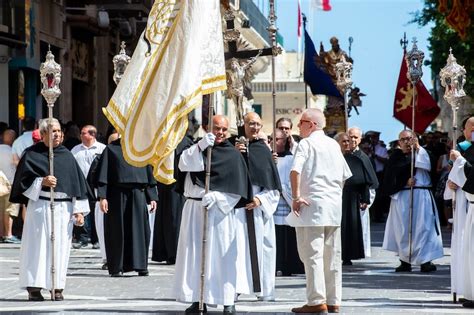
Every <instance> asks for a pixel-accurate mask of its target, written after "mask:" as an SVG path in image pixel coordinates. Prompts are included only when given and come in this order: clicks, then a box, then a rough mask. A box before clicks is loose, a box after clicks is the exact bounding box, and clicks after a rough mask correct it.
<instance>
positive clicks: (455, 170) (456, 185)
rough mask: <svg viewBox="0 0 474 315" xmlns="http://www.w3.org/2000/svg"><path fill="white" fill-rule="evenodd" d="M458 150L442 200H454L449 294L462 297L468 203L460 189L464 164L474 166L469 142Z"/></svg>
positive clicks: (472, 150) (459, 146) (461, 145)
mask: <svg viewBox="0 0 474 315" xmlns="http://www.w3.org/2000/svg"><path fill="white" fill-rule="evenodd" d="M458 148H459V149H461V150H462V152H463V153H462V155H463V158H460V159H459V160H458V161H457V163H455V165H453V167H452V168H451V171H450V172H449V175H448V182H447V183H446V189H445V191H444V199H445V200H452V199H453V196H454V198H455V206H456V208H455V209H453V229H452V234H451V268H450V271H451V293H456V295H458V296H459V295H463V291H464V279H465V275H464V273H463V264H464V254H465V252H464V251H463V239H464V226H465V222H466V217H467V213H468V207H469V202H468V200H467V197H466V193H465V192H464V191H463V190H462V189H461V188H462V187H463V186H464V184H465V183H466V175H465V174H464V164H465V162H466V160H469V162H470V163H471V164H474V147H473V146H472V145H471V142H469V141H464V142H461V143H459V144H458Z"/></svg>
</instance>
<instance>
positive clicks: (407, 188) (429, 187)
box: [402, 186, 433, 190]
mask: <svg viewBox="0 0 474 315" xmlns="http://www.w3.org/2000/svg"><path fill="white" fill-rule="evenodd" d="M431 188H433V187H431V186H413V189H431ZM410 189H411V188H410V187H404V188H402V190H410Z"/></svg>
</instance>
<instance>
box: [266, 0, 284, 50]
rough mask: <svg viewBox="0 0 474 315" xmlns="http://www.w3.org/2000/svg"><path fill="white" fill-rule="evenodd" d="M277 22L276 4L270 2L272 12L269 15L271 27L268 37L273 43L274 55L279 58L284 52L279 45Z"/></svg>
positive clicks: (269, 27)
mask: <svg viewBox="0 0 474 315" xmlns="http://www.w3.org/2000/svg"><path fill="white" fill-rule="evenodd" d="M276 20H277V16H276V14H275V2H274V1H270V11H269V13H268V21H269V22H270V25H269V26H268V27H267V31H268V35H269V36H270V41H271V43H272V55H273V56H278V55H279V54H281V53H282V52H283V50H282V49H281V47H280V46H278V45H277V41H276V36H277V32H278V28H277V27H276V25H275V21H276Z"/></svg>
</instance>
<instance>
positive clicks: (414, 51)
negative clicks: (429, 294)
mask: <svg viewBox="0 0 474 315" xmlns="http://www.w3.org/2000/svg"><path fill="white" fill-rule="evenodd" d="M416 42H417V41H416V37H413V40H412V43H413V46H412V48H411V50H410V51H409V52H408V53H407V54H406V55H405V62H406V63H407V68H408V72H407V78H408V80H410V82H411V84H412V86H413V90H412V91H413V94H412V108H411V109H412V112H411V130H412V133H413V137H414V138H413V139H412V142H411V163H410V178H412V179H413V177H414V173H415V149H416V142H415V137H416V134H415V130H416V129H415V112H416V111H415V106H416V95H417V93H416V85H417V83H418V82H419V81H420V80H421V77H422V76H423V70H422V68H421V67H422V65H423V59H424V58H425V54H424V53H423V52H422V51H421V50H419V49H418V47H417V45H416ZM414 185H415V184H414V183H412V185H411V186H410V208H409V213H408V216H409V221H408V226H409V228H408V246H409V253H408V262H409V263H410V264H411V256H412V246H413V240H412V232H413V196H414V194H413V193H414Z"/></svg>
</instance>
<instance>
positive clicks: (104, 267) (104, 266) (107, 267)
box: [100, 263, 109, 270]
mask: <svg viewBox="0 0 474 315" xmlns="http://www.w3.org/2000/svg"><path fill="white" fill-rule="evenodd" d="M100 269H102V270H107V269H109V265H107V263H105V264H103V265H102V267H100Z"/></svg>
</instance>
